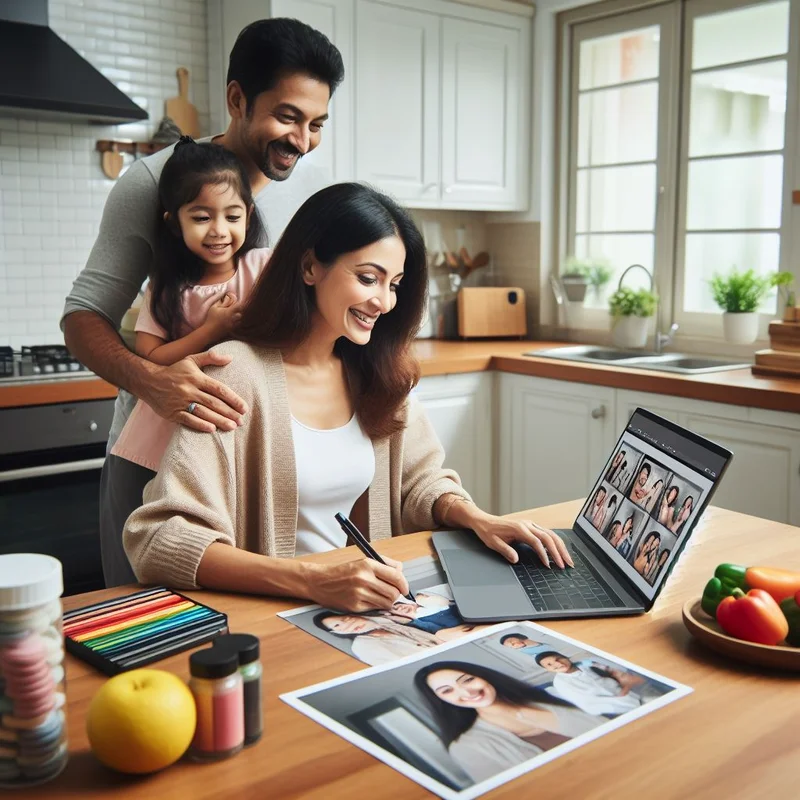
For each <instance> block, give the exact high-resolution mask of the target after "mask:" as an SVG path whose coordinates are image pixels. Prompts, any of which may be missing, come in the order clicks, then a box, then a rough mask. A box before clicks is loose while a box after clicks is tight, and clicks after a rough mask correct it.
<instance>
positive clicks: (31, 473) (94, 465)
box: [0, 458, 105, 483]
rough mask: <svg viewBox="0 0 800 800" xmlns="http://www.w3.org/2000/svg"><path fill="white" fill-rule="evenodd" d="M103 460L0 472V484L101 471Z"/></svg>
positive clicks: (93, 459)
mask: <svg viewBox="0 0 800 800" xmlns="http://www.w3.org/2000/svg"><path fill="white" fill-rule="evenodd" d="M104 461H105V458H87V459H85V460H83V461H67V462H65V463H62V464H43V465H42V466H40V467H25V468H23V469H10V470H8V471H7V472H0V483H7V482H8V481H22V480H25V479H26V478H44V477H46V476H48V475H65V474H66V473H67V472H85V471H88V470H91V469H101V468H102V466H103V462H104Z"/></svg>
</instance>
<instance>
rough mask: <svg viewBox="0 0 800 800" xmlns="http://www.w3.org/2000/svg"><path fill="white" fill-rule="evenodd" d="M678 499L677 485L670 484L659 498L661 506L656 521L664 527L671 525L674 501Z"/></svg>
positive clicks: (673, 514)
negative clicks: (660, 498)
mask: <svg viewBox="0 0 800 800" xmlns="http://www.w3.org/2000/svg"><path fill="white" fill-rule="evenodd" d="M677 500H678V487H677V486H670V487H669V489H667V493H666V494H665V495H664V497H663V498H662V500H661V508H659V510H658V521H659V522H660V523H661V524H662V525H663V526H664V527H665V528H669V527H670V526H671V525H672V520H673V517H674V516H675V503H676V502H677Z"/></svg>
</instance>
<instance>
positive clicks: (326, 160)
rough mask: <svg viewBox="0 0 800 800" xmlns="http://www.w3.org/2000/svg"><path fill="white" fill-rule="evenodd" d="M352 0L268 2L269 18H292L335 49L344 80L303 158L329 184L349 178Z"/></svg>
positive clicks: (350, 175) (351, 121)
mask: <svg viewBox="0 0 800 800" xmlns="http://www.w3.org/2000/svg"><path fill="white" fill-rule="evenodd" d="M354 14H355V12H354V8H353V0H272V16H273V17H292V18H293V19H299V20H300V21H301V22H305V23H306V24H307V25H310V26H311V27H312V28H315V29H316V30H318V31H320V33H324V34H325V36H327V37H328V38H329V39H330V40H331V41H332V42H333V43H334V44H335V45H336V47H337V48H338V49H339V52H340V53H341V54H342V61H343V62H344V72H345V79H344V81H343V82H342V83H341V84H340V86H339V88H338V89H337V90H336V92H335V94H334V95H333V98H332V99H331V103H330V110H329V114H330V119H328V121H327V122H326V123H325V125H324V126H323V129H322V139H321V141H320V144H319V146H318V147H317V148H316V149H315V150H313V151H312V152H311V153H309V154H308V155H307V156H305V157H304V159H303V160H304V161H307V162H310V163H312V164H314V165H316V166H317V167H319V168H320V169H322V170H323V171H324V172H325V174H326V175H328V176H330V180H331V182H332V183H333V182H337V181H346V180H351V179H352V177H353V84H352V80H351V67H352V63H353V25H354V22H355V16H354Z"/></svg>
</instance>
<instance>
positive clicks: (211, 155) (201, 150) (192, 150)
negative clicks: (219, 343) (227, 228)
mask: <svg viewBox="0 0 800 800" xmlns="http://www.w3.org/2000/svg"><path fill="white" fill-rule="evenodd" d="M208 184H214V185H224V186H229V187H231V188H232V189H233V190H234V191H235V192H236V193H237V194H238V195H239V196H240V197H241V198H242V202H243V203H244V207H245V209H246V210H249V209H250V208H251V207H252V205H253V193H252V192H251V190H250V182H249V181H248V180H247V174H246V173H245V171H244V167H242V165H241V163H240V162H239V159H238V158H236V156H235V155H234V154H233V153H232V152H231V151H230V150H226V149H225V148H224V147H220V146H219V145H218V144H211V143H210V142H209V143H205V144H198V143H197V142H195V141H194V140H193V139H192V138H191V137H189V136H182V137H181V139H180V141H179V142H178V143H177V144H176V145H175V149H174V150H173V151H172V155H171V156H170V157H169V159H168V160H167V163H166V164H164V169H163V170H162V172H161V178H160V179H159V181H158V199H159V209H158V221H157V234H156V243H155V253H154V258H153V272H152V275H151V276H150V291H151V293H152V299H151V307H152V312H153V317H154V318H155V320H156V322H157V323H158V324H159V325H161V327H162V328H164V330H166V331H167V333H168V335H169V337H170V339H177V338H178V337H179V336H180V335H181V326H182V324H183V322H184V318H183V309H182V304H181V292H182V291H183V290H184V289H185V288H186V287H187V286H192V285H193V284H196V283H197V282H198V281H199V280H200V279H201V278H202V277H203V275H204V274H205V271H206V268H207V265H206V262H205V261H203V259H202V258H200V256H198V255H195V254H194V253H193V252H192V251H191V250H189V248H188V247H187V246H186V244H185V242H184V241H183V235H182V234H181V229H180V224H179V222H178V210H179V209H180V208H181V207H182V206H185V205H186V204H187V203H191V202H192V200H194V199H195V198H196V197H197V196H198V195H199V194H200V192H201V191H202V190H203V187H204V186H207V185H208ZM165 213H168V214H169V217H168V219H167V220H166V221H165V220H164V214H165ZM266 244H267V235H266V231H265V230H264V226H263V224H262V222H261V219H260V217H259V215H258V212H257V211H256V210H255V208H254V209H253V212H252V213H251V214H250V222H249V225H248V228H247V235H246V236H245V240H244V242H243V244H242V246H241V247H240V248H239V250H238V251H237V252H236V253H235V254H234V258H235V259H236V261H237V262H238V260H239V259H240V258H241V257H242V256H243V255H245V253H248V252H249V251H250V250H252V249H253V248H255V247H266Z"/></svg>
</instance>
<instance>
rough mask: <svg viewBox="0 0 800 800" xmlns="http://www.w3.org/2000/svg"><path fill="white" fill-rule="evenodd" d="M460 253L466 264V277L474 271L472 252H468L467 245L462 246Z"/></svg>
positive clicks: (462, 260) (462, 261)
mask: <svg viewBox="0 0 800 800" xmlns="http://www.w3.org/2000/svg"><path fill="white" fill-rule="evenodd" d="M458 255H459V258H460V259H461V263H462V264H463V265H464V277H465V278H466V277H467V275H469V274H470V272H472V270H473V269H474V265H473V262H472V258H471V257H470V254H469V253H468V252H467V248H466V247H462V248H461V249H460V250H459V251H458Z"/></svg>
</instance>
